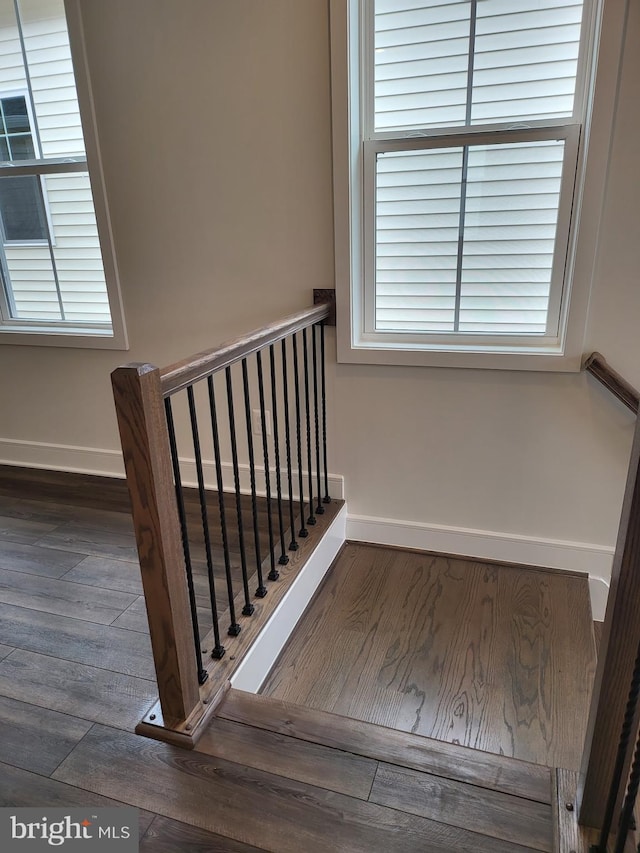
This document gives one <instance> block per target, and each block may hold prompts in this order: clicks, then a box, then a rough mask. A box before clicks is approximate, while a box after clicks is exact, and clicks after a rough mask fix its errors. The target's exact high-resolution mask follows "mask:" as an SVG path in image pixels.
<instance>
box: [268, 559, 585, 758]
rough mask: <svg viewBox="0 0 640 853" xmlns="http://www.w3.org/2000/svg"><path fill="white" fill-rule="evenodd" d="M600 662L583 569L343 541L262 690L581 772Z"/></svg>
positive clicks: (408, 729) (479, 747)
mask: <svg viewBox="0 0 640 853" xmlns="http://www.w3.org/2000/svg"><path fill="white" fill-rule="evenodd" d="M319 638H322V639H321V640H319ZM594 668H595V655H594V648H593V639H592V632H591V617H590V604H589V595H588V584H587V579H586V577H582V576H566V575H565V574H564V573H560V572H558V573H553V572H550V571H541V572H537V571H535V570H527V569H524V568H522V567H518V568H515V567H512V566H509V565H499V564H493V563H492V564H484V563H479V562H477V561H471V560H462V559H454V558H450V557H438V556H437V555H433V554H420V553H410V552H403V551H399V550H390V549H384V548H373V547H370V546H362V545H355V544H350V545H348V546H347V547H346V548H345V549H344V551H343V553H342V555H341V556H340V558H339V560H338V561H337V562H336V564H335V566H334V568H333V569H332V571H331V574H330V576H329V577H328V578H327V580H326V582H325V584H324V585H323V587H322V590H321V591H320V593H319V594H318V595H317V596H316V598H315V599H314V601H313V602H312V603H311V605H310V607H309V608H308V610H307V612H306V614H305V616H304V618H303V620H301V622H300V623H299V624H298V626H297V627H296V630H295V631H294V634H293V635H292V637H291V639H290V640H289V642H288V644H287V646H286V647H285V649H284V651H283V653H282V654H281V656H280V658H279V659H278V661H277V662H276V665H275V666H274V668H273V669H272V671H271V673H270V675H269V676H268V678H267V680H266V681H265V684H264V685H263V688H262V692H263V693H265V694H266V695H270V696H273V697H276V698H280V699H283V700H285V701H289V702H293V703H296V704H303V705H307V706H308V707H311V708H315V709H318V710H326V711H333V712H338V713H341V714H345V715H349V716H353V717H356V718H358V719H361V720H364V721H369V722H372V721H375V722H383V723H384V724H385V725H388V726H390V727H393V728H397V729H401V730H403V731H409V732H413V733H416V734H421V735H424V736H427V737H434V738H438V739H440V740H445V741H448V742H450V743H456V744H462V745H466V746H471V747H474V748H477V749H483V750H487V751H491V752H495V753H499V754H504V755H510V756H513V757H516V758H520V759H523V760H525V761H529V762H533V763H540V764H547V765H549V766H554V765H561V766H568V767H572V768H574V769H576V768H577V766H578V765H579V761H580V755H581V752H582V746H583V738H584V731H585V727H586V714H587V707H588V702H589V696H590V691H591V686H592V681H593V673H594Z"/></svg>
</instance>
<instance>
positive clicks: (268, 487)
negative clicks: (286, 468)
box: [256, 351, 280, 581]
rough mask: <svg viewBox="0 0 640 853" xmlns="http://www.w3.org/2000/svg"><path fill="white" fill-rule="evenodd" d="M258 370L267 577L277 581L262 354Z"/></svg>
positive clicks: (258, 356) (257, 354) (257, 361)
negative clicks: (266, 537) (268, 565)
mask: <svg viewBox="0 0 640 853" xmlns="http://www.w3.org/2000/svg"><path fill="white" fill-rule="evenodd" d="M256 365H257V369H258V393H259V395H260V421H261V423H262V453H263V455H264V483H265V490H266V494H267V523H268V526H269V559H270V560H271V571H270V572H269V574H268V575H267V578H268V579H269V580H270V581H277V580H278V578H279V577H280V572H279V571H278V570H277V569H276V555H275V543H274V541H273V519H272V517H271V474H270V472H269V441H268V439H267V417H266V410H265V402H264V377H263V374H262V354H261V353H260V352H259V351H258V352H257V353H256Z"/></svg>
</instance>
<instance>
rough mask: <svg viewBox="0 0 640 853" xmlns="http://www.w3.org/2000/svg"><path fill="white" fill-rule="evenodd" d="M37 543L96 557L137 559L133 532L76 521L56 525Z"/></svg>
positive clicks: (133, 560)
mask: <svg viewBox="0 0 640 853" xmlns="http://www.w3.org/2000/svg"><path fill="white" fill-rule="evenodd" d="M38 544H39V545H40V546H41V547H43V548H56V549H60V550H62V551H75V552H78V553H82V554H93V555H95V556H96V557H108V558H110V559H114V560H130V561H131V562H136V561H137V559H138V552H137V549H136V540H135V537H134V535H133V532H126V533H121V532H119V531H112V530H104V529H102V528H97V527H90V526H87V525H86V524H80V523H78V522H76V521H71V522H68V523H67V524H61V525H60V526H59V527H56V528H55V530H53V531H52V532H51V533H47V534H45V535H44V536H42V537H41V538H40V539H39V540H38Z"/></svg>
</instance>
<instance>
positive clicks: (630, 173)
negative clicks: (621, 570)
mask: <svg viewBox="0 0 640 853" xmlns="http://www.w3.org/2000/svg"><path fill="white" fill-rule="evenodd" d="M632 6H633V13H632V14H633V20H632V21H631V22H630V33H629V39H628V40H629V43H630V45H631V47H630V48H629V49H628V50H627V54H626V57H625V64H624V73H623V76H622V88H621V97H620V104H619V110H618V117H617V123H616V133H615V141H614V149H613V150H614V158H613V162H612V167H611V172H610V176H609V192H608V195H607V200H606V207H605V211H604V220H603V223H602V228H601V237H600V248H599V252H598V267H597V274H596V287H595V290H594V294H593V300H592V316H591V322H590V328H589V333H588V342H587V344H586V347H585V349H591V348H598V349H600V350H601V351H603V352H604V353H605V354H606V355H607V356H608V357H609V359H610V360H611V362H612V363H613V364H614V365H616V366H617V367H619V368H620V369H621V370H622V371H623V372H624V373H626V375H627V376H628V377H629V378H630V379H631V380H632V381H633V382H634V383H635V384H636V385H638V386H640V339H639V337H638V334H637V331H636V326H637V319H638V318H639V317H640V288H639V287H638V284H637V276H636V270H637V269H638V265H639V264H638V262H639V261H640V258H639V251H640V234H639V229H638V215H637V214H638V170H637V164H636V152H635V148H636V146H635V142H634V140H637V138H638V132H639V131H640V127H638V123H639V121H640V119H639V116H640V110H638V86H639V83H638V81H639V80H640V58H639V57H638V52H637V50H635V49H633V46H634V45H637V44H638V42H639V37H640V32H639V30H640V10H639V9H638V8H637V4H632ZM82 7H83V10H84V15H85V28H86V37H87V47H88V54H89V60H90V67H91V73H92V77H93V87H94V95H95V102H96V111H97V118H98V131H99V138H100V142H101V146H102V154H103V160H104V167H105V173H106V181H107V189H108V194H109V201H110V205H111V212H112V220H113V228H114V238H115V245H116V250H117V253H118V258H119V264H120V273H121V280H122V290H123V298H124V305H125V311H126V318H127V325H128V330H129V337H130V342H131V350H130V352H129V353H127V354H124V353H113V352H100V351H78V350H72V349H50V348H38V347H10V346H4V347H2V348H0V359H1V360H2V361H1V363H2V368H3V369H2V370H1V371H0V392H1V394H2V400H3V407H2V411H1V412H0V447H2V444H1V440H2V439H4V440H6V439H13V440H21V441H28V442H42V443H45V444H49V443H52V444H62V445H70V446H81V447H89V448H102V449H115V448H117V446H118V445H117V434H116V426H115V418H114V416H113V412H112V403H111V397H110V387H109V372H110V370H111V369H112V368H113V367H114V366H116V365H117V364H118V363H119V362H121V361H124V360H145V361H152V362H155V363H161V364H162V363H168V362H170V361H172V360H174V359H176V358H178V357H179V356H182V355H185V354H187V353H188V352H194V351H196V350H198V349H202V348H204V347H205V346H208V345H210V344H212V343H215V342H219V341H221V340H222V339H224V338H226V337H229V336H230V335H231V334H234V333H236V332H239V331H241V330H244V329H247V328H249V327H250V326H251V325H254V324H258V323H260V322H263V321H265V320H268V319H271V318H275V317H277V316H278V315H280V314H282V313H285V312H287V311H290V310H293V309H297V308H299V307H302V306H304V305H306V304H308V303H309V301H310V293H311V289H312V288H313V287H324V286H330V285H331V282H332V278H333V242H332V195H331V178H332V175H331V127H330V100H329V99H330V89H329V46H328V11H327V8H328V2H327V0H234V2H214V0H109V2H108V3H107V2H104V0H83V2H82ZM331 341H332V339H331ZM330 351H331V350H330ZM329 386H330V392H331V395H332V397H333V406H332V414H331V424H330V426H331V433H332V434H331V464H330V467H331V470H332V471H334V472H335V473H339V474H344V476H345V478H346V488H347V497H348V500H349V508H350V511H351V512H353V513H356V514H359V515H367V516H380V517H387V518H396V519H405V520H409V521H417V522H428V523H433V524H442V525H451V526H455V527H463V528H477V529H484V530H492V531H498V532H505V533H512V534H518V535H523V536H530V537H540V538H542V539H561V540H568V541H576V542H586V543H595V544H601V545H611V544H612V543H613V541H614V538H615V531H616V526H617V517H618V513H619V506H620V500H621V494H622V488H623V480H624V468H625V465H626V458H627V454H628V450H629V446H630V439H631V429H632V423H631V421H632V419H631V417H630V416H629V415H628V414H627V413H626V412H625V411H624V410H623V409H622V407H620V406H618V405H617V404H616V403H615V402H613V401H612V400H610V399H609V398H608V397H607V396H606V395H605V393H604V392H603V391H601V390H600V389H599V388H598V387H596V386H595V384H594V383H592V382H591V381H590V380H588V379H587V378H586V377H585V376H584V375H572V374H554V375H550V374H541V373H526V374H525V373H516V372H503V371H467V370H448V369H427V368H424V369H423V368H386V367H361V366H354V365H349V366H347V365H338V366H335V365H332V366H331V368H330V375H329ZM7 447H8V446H7V445H6V444H5V445H4V452H3V455H4V458H7V457H8V455H9V453H10V449H7ZM21 452H22V453H23V455H24V454H25V453H29V452H30V451H29V448H28V447H27V448H26V449H25V448H23V449H22V451H21ZM43 452H45V453H46V449H45V451H43ZM34 458H35V457H34Z"/></svg>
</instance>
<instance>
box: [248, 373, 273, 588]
mask: <svg viewBox="0 0 640 853" xmlns="http://www.w3.org/2000/svg"><path fill="white" fill-rule="evenodd" d="M242 387H243V390H244V414H245V419H246V421H247V449H248V452H249V475H250V477H251V509H252V511H253V543H254V546H255V552H256V571H257V573H258V588H257V589H256V597H257V598H264V597H265V595H266V594H267V588H266V586H265V585H264V580H263V578H262V558H261V556H260V530H259V527H258V500H257V497H256V466H255V461H254V456H253V433H252V430H251V400H250V397H249V373H248V370H247V359H246V358H243V359H242Z"/></svg>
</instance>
